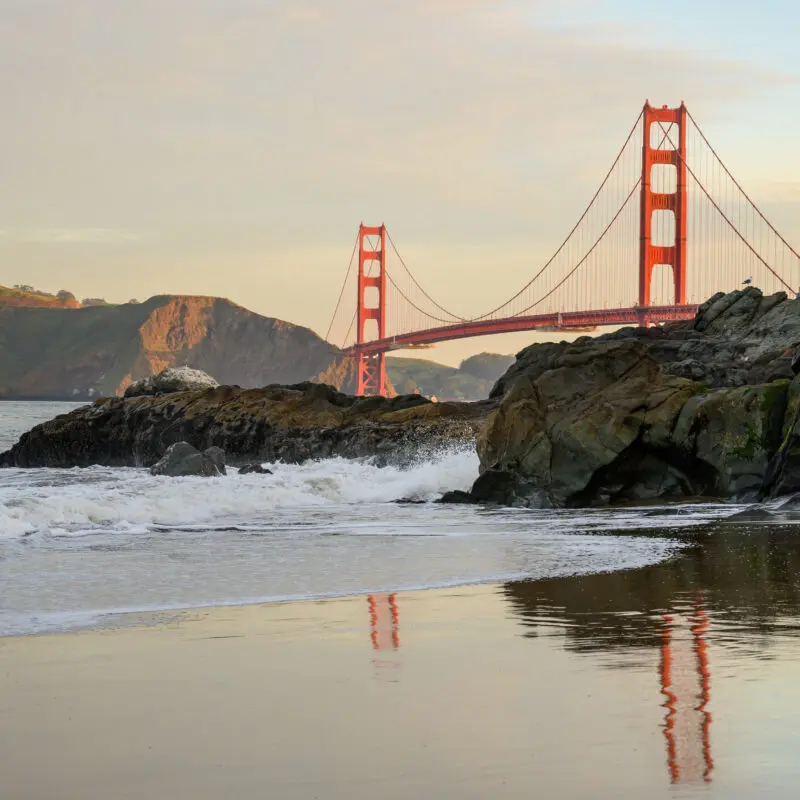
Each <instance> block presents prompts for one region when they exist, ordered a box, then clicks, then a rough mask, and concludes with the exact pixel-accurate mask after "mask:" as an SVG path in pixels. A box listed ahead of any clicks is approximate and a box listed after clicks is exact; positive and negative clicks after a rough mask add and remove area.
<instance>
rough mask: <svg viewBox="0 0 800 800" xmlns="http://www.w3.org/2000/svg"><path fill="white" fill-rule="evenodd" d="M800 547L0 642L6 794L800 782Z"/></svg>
mask: <svg viewBox="0 0 800 800" xmlns="http://www.w3.org/2000/svg"><path fill="white" fill-rule="evenodd" d="M796 567H800V548H798V547H797V546H796V545H795V544H794V541H793V535H792V534H791V531H789V532H787V531H784V530H779V529H772V530H765V529H762V531H761V532H759V533H758V534H752V533H744V532H743V533H742V535H741V536H740V535H738V534H730V532H728V533H727V534H726V535H725V537H724V538H722V537H717V538H712V539H711V540H710V542H707V543H706V544H704V545H703V546H702V547H698V548H695V549H694V550H692V551H691V552H689V553H687V554H685V555H683V556H681V557H680V558H678V559H676V560H675V561H673V562H670V563H668V564H664V565H660V566H657V567H649V568H646V569H641V570H632V571H628V572H623V573H617V574H606V575H597V576H591V577H585V578H559V579H552V580H548V581H538V582H529V583H510V584H504V585H498V586H482V587H466V588H463V589H458V590H446V591H430V592H413V593H402V594H400V593H399V594H395V595H373V596H370V597H353V598H346V599H340V600H326V601H318V602H301V603H291V604H275V605H265V606H252V607H239V608H223V609H211V610H202V611H188V612H182V613H178V614H170V615H152V616H139V617H132V618H128V619H124V620H118V621H117V622H118V623H121V626H120V627H118V628H117V629H113V630H99V631H85V632H80V633H70V634H58V635H41V636H28V637H19V638H4V639H0V774H1V775H2V786H3V791H2V797H3V798H4V800H28V798H30V799H31V800H34V799H36V800H49V798H59V800H72V799H73V798H74V799H75V800H78V798H80V799H81V800H95V798H96V799H97V800H99V799H100V798H104V799H105V798H114V800H127V799H128V798H131V799H132V798H136V799H137V800H140V799H141V798H152V799H153V800H157V799H158V798H170V799H171V800H178V799H179V798H196V799H199V800H204V799H205V798H220V797H226V798H231V800H233V799H234V798H236V799H238V798H246V797H248V798H249V797H267V798H276V799H278V798H280V799H283V798H286V800H294V799H295V798H303V800H305V799H306V798H325V799H326V800H328V799H329V798H332V799H333V800H338V799H339V798H342V800H344V798H348V799H357V798H376V797H379V798H384V799H385V800H393V799H394V798H398V799H399V798H403V799H404V800H405V799H406V798H428V797H430V798H497V797H500V798H505V797H509V798H523V797H525V798H528V797H543V798H551V797H553V798H584V797H585V798H598V797H603V798H605V797H622V798H645V797H646V798H659V797H725V798H729V797H730V798H739V797H741V798H751V797H753V796H757V795H760V796H763V797H769V798H782V797H787V798H788V797H796V796H797V784H798V780H800V759H798V758H797V753H798V745H800V680H798V677H797V676H798V664H799V663H800V637H798V630H799V629H800V602H798V598H799V597H800V588H798V581H800V579H798V578H797V576H798V575H800V571H799V570H798V569H796Z"/></svg>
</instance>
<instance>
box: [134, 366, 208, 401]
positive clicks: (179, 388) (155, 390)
mask: <svg viewBox="0 0 800 800" xmlns="http://www.w3.org/2000/svg"><path fill="white" fill-rule="evenodd" d="M217 386H219V384H218V383H217V382H216V381H215V380H214V379H213V378H212V377H211V376H210V375H209V374H208V373H206V372H203V371H202V370H199V369H192V368H191V367H167V368H166V369H163V370H161V372H159V373H158V374H157V375H148V376H147V377H146V378H142V379H141V380H139V381H134V382H133V383H132V384H131V385H130V386H128V388H127V389H126V390H125V397H142V396H143V395H160V394H170V393H171V392H194V391H198V390H201V389H213V388H215V387H217Z"/></svg>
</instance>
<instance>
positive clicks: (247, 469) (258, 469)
mask: <svg viewBox="0 0 800 800" xmlns="http://www.w3.org/2000/svg"><path fill="white" fill-rule="evenodd" d="M239 474H240V475H272V470H271V469H267V468H266V467H263V466H261V464H245V465H244V466H243V467H240V468H239Z"/></svg>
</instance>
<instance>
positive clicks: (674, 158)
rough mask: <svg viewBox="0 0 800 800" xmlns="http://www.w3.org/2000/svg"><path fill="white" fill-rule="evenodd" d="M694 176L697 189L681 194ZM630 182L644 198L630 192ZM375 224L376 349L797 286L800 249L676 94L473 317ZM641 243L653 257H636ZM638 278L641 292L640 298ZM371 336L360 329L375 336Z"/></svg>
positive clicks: (667, 310) (350, 314) (643, 117)
mask: <svg viewBox="0 0 800 800" xmlns="http://www.w3.org/2000/svg"><path fill="white" fill-rule="evenodd" d="M648 120H649V121H648ZM656 123H657V124H656ZM665 123H666V124H665ZM676 132H677V133H676ZM645 135H646V136H647V137H648V138H647V140H645V139H644V136H645ZM678 139H679V142H678V141H676V140H678ZM644 169H646V170H647V173H646V175H647V184H645V182H644V176H645V172H644V171H643V170H644ZM689 184H690V185H691V186H692V187H694V189H695V190H696V191H691V192H688V193H687V191H686V187H687V185H689ZM637 192H641V197H642V201H641V203H637V202H635V198H636V197H637ZM645 208H647V209H648V211H647V213H646V215H645ZM679 215H680V231H679V230H678V226H679ZM651 217H652V218H651ZM645 220H647V226H646V228H645V227H643V225H644V221H645ZM370 230H373V229H370ZM374 230H378V229H374ZM380 230H381V231H383V232H384V233H385V236H386V239H388V249H389V252H388V253H385V254H384V255H383V256H382V264H383V269H384V272H385V276H384V277H385V281H386V287H387V290H388V291H387V292H386V297H383V299H382V303H383V306H382V307H383V308H384V309H385V312H386V321H385V326H384V328H382V330H383V333H382V337H383V338H381V339H380V341H381V342H384V344H378V341H377V340H378V337H377V336H376V337H374V339H375V347H374V349H373V350H374V352H380V351H381V348H383V349H391V348H392V347H395V346H407V345H408V344H413V343H414V342H415V341H417V342H426V341H427V342H430V341H441V340H444V339H447V338H458V337H461V336H469V335H478V334H479V333H487V332H500V331H501V330H525V329H529V328H530V327H535V326H537V325H547V326H551V327H553V326H555V327H559V326H561V325H562V315H564V316H565V317H569V322H568V323H567V324H569V325H570V326H573V327H574V326H578V325H581V324H587V325H596V324H620V323H619V322H614V320H625V321H629V322H630V321H633V322H636V321H637V320H638V321H639V322H641V321H642V318H641V315H640V313H639V310H637V309H649V308H655V309H662V311H661V312H659V313H660V316H659V315H656V317H653V319H657V320H660V321H664V320H668V319H670V318H673V319H674V318H675V316H674V315H675V314H678V315H683V316H681V317H680V318H686V315H691V314H692V313H693V310H692V309H693V308H695V307H696V304H698V303H700V302H703V301H704V300H705V299H707V298H708V297H709V296H710V295H711V294H713V293H714V292H716V291H720V290H730V289H733V288H736V287H737V286H741V285H742V283H749V282H751V281H752V282H753V283H755V284H756V285H758V286H759V287H760V288H762V289H763V290H764V291H774V290H775V289H777V288H784V289H786V290H789V291H793V289H792V287H800V254H798V251H797V250H796V249H795V248H794V247H792V245H791V244H789V242H788V241H787V240H786V239H785V238H784V237H783V236H782V235H781V234H780V233H779V232H778V230H777V229H776V228H775V226H774V225H773V224H772V223H771V222H770V221H769V220H768V219H767V217H766V215H765V214H764V213H763V212H762V211H761V209H760V208H758V206H756V204H755V203H754V202H753V201H752V199H751V198H750V197H749V195H747V194H746V193H745V191H744V189H743V188H742V187H741V185H740V183H739V182H738V181H737V180H736V179H735V178H734V177H733V175H732V173H731V171H730V170H729V169H728V167H727V166H726V165H725V164H724V162H722V160H721V159H720V157H719V155H718V154H717V152H716V151H715V150H714V148H713V147H712V146H711V145H710V144H709V142H708V139H707V138H706V136H705V134H704V133H703V131H702V130H701V129H700V128H699V126H698V125H697V123H696V122H695V120H694V118H693V117H692V116H691V115H690V114H688V111H686V109H685V106H683V105H682V106H681V107H680V109H668V108H667V107H664V108H663V109H655V108H653V107H652V106H650V105H649V104H646V105H645V108H644V109H643V110H642V111H641V112H640V114H639V115H638V117H637V119H636V121H635V122H634V124H633V125H632V127H631V129H630V131H629V132H628V135H627V136H626V138H625V141H624V143H623V145H622V147H621V149H620V150H619V152H618V153H617V154H616V157H615V159H614V161H613V162H612V165H611V167H610V168H609V170H608V171H607V172H606V174H605V175H604V177H603V179H602V181H601V183H600V185H599V188H597V190H596V191H595V192H594V194H593V195H592V198H591V200H590V201H589V204H588V205H587V206H586V207H585V208H584V209H583V211H582V213H581V215H580V216H579V218H578V221H577V222H576V223H575V224H574V225H573V226H572V228H571V229H570V231H569V233H568V234H567V236H566V237H565V238H564V239H563V241H561V243H560V244H559V245H558V247H557V248H556V249H555V251H554V252H553V253H552V255H551V256H550V257H549V258H547V260H546V261H544V263H543V264H542V265H541V266H540V267H539V268H538V269H537V270H536V271H535V273H534V275H533V277H532V278H531V279H530V280H529V281H527V283H525V285H524V286H523V287H522V288H521V289H520V290H519V291H517V292H516V293H515V294H514V295H512V296H511V297H510V298H509V299H508V300H506V301H504V302H503V303H501V304H500V305H497V306H495V307H494V308H492V309H491V310H490V311H487V312H485V313H481V314H479V315H477V316H472V317H470V316H464V315H459V314H455V313H453V312H452V311H451V310H450V309H449V308H447V307H446V306H444V305H443V304H442V303H440V302H439V301H437V300H436V299H434V297H433V296H432V295H431V294H430V293H429V292H428V291H427V290H426V289H425V288H424V287H423V286H422V284H421V283H420V282H419V281H418V280H417V278H416V277H415V275H414V273H413V272H412V271H411V269H410V268H409V266H408V265H407V263H406V261H405V260H404V259H403V256H402V255H401V253H400V251H399V249H398V247H397V245H396V244H395V241H394V239H393V238H392V236H391V234H390V233H389V232H388V231H386V230H385V228H381V229H380ZM365 235H366V234H365ZM382 235H383V234H382ZM679 236H680V240H679V239H678V237H679ZM376 241H377V240H376ZM370 246H373V245H370ZM365 247H366V245H365ZM374 247H375V248H377V247H378V244H377V243H376V244H375V245H374ZM356 249H357V245H356V247H354V250H353V254H352V255H351V258H350V265H349V266H348V271H347V276H346V277H345V283H344V285H343V286H342V290H341V292H340V295H339V298H338V301H337V305H336V310H335V312H334V319H333V320H332V321H331V325H330V326H329V329H328V337H329V338H330V336H331V335H332V334H335V333H336V331H337V330H338V329H339V328H342V329H344V336H343V337H339V336H337V337H336V340H337V343H339V342H341V344H342V345H343V346H345V347H347V346H351V345H353V344H354V343H355V338H354V337H353V336H352V334H353V331H354V326H355V321H356V313H355V311H356V309H355V306H354V305H353V304H351V298H352V299H353V300H355V295H356V292H355V291H350V290H349V289H348V286H351V285H352V275H353V273H354V270H353V264H354V258H355V253H356ZM645 252H647V253H648V254H649V255H648V256H647V258H648V259H649V260H648V261H647V263H646V267H643V266H642V264H643V263H645V262H644V261H643V259H644V256H643V255H642V254H643V253H645ZM678 253H680V256H679V257H678V255H677V254H678ZM359 257H360V256H359ZM686 264H688V265H689V269H688V270H687V269H686ZM678 265H681V266H680V269H679V266H678ZM367 269H373V267H365V276H367V278H368V280H369V281H374V280H376V277H375V276H376V275H377V274H378V273H376V272H367ZM643 271H644V272H643ZM645 273H646V278H642V275H643V274H645ZM679 273H680V275H681V284H680V285H681V291H680V297H681V298H682V299H680V300H678V299H677V298H678V296H679V292H678V284H677V282H676V281H677V280H678V278H677V276H678V274H679ZM643 280H644V281H646V283H645V284H643V285H646V286H648V291H647V294H646V295H644V297H645V299H644V300H641V297H642V295H641V293H640V289H641V285H640V284H642V281H643ZM368 285H369V286H373V285H374V284H372V283H369V284H368ZM370 291H374V290H370ZM683 298H685V299H683ZM362 302H366V301H363V300H362ZM681 303H682V304H685V305H680V304H681ZM692 304H695V305H692ZM622 312H624V313H622ZM670 315H672V316H670ZM537 320H540V321H537ZM580 320H586V322H585V323H583V322H581V321H580ZM595 320H596V321H595ZM348 323H349V325H348ZM526 325H527V326H528V327H527V328H526V327H525V326H526ZM345 326H347V327H346V328H345ZM448 328H452V329H453V334H452V335H450V336H448ZM417 334H420V336H417ZM423 334H424V335H423ZM371 336H372V334H371V333H368V334H366V336H365V339H368V340H370V341H372V339H370V337H371ZM398 338H399V340H398ZM366 344H369V342H368V341H367V342H365V341H361V345H360V346H363V345H366ZM362 349H363V347H362Z"/></svg>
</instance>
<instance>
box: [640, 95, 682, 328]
mask: <svg viewBox="0 0 800 800" xmlns="http://www.w3.org/2000/svg"><path fill="white" fill-rule="evenodd" d="M643 120H644V123H643V124H644V140H643V143H642V192H641V206H640V223H639V224H640V247H639V307H640V308H641V309H646V308H647V307H648V306H650V304H651V303H650V285H651V282H652V278H653V269H654V268H655V267H656V266H659V265H664V266H669V267H671V268H672V280H673V283H674V286H675V299H674V302H675V305H676V306H677V305H681V306H682V305H686V218H687V214H688V206H687V199H686V194H687V193H686V121H687V111H686V106H685V105H684V104H683V103H681V105H680V108H667V107H666V106H663V107H662V108H653V107H652V106H651V105H650V103H645V106H644V113H643ZM654 125H655V126H656V127H655V128H654V127H653V126H654ZM675 127H677V133H676V132H675ZM653 133H655V134H656V136H655V138H656V140H657V141H658V142H659V145H658V146H653V138H652V136H653ZM667 134H668V135H667ZM676 138H677V142H676V141H675V139H676ZM665 144H666V147H665ZM659 164H663V165H669V166H674V167H675V170H676V173H677V175H676V182H675V184H676V191H674V192H669V193H666V192H654V191H653V190H652V172H653V167H654V166H656V165H659ZM655 211H671V212H672V213H673V215H674V217H675V238H674V241H673V242H672V243H670V244H665V243H663V242H660V243H659V244H657V245H654V244H653V237H652V233H653V212H655ZM664 299H665V298H659V301H660V302H661V303H663V302H664ZM639 319H640V322H639V324H640V325H647V315H646V313H642V314H640V317H639Z"/></svg>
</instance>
